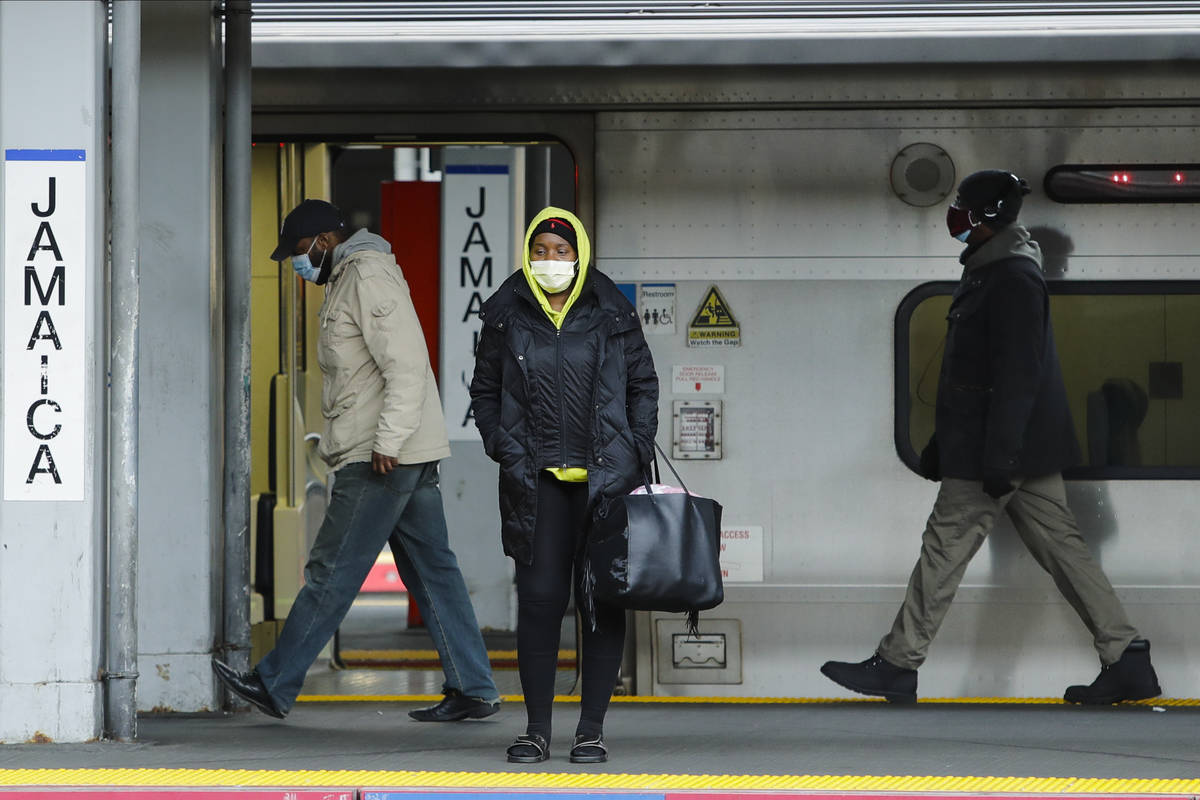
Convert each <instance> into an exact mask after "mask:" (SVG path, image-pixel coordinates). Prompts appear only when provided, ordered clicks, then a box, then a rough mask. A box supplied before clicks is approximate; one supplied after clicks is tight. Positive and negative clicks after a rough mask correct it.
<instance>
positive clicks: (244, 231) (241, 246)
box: [222, 0, 250, 671]
mask: <svg viewBox="0 0 1200 800" xmlns="http://www.w3.org/2000/svg"><path fill="white" fill-rule="evenodd" d="M224 155H225V204H224V230H225V286H224V291H225V447H224V455H225V460H224V464H225V476H224V477H225V484H224V486H225V537H224V544H225V549H224V589H223V596H222V600H223V608H224V637H223V638H224V642H223V646H222V650H224V653H223V655H224V657H225V659H226V661H227V662H228V663H229V664H230V665H231V666H233V667H235V668H236V669H238V670H241V671H244V670H246V669H247V668H248V667H249V666H250V2H249V0H227V1H226V3H225V147H224Z"/></svg>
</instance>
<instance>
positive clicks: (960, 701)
mask: <svg viewBox="0 0 1200 800" xmlns="http://www.w3.org/2000/svg"><path fill="white" fill-rule="evenodd" d="M441 699H442V696H441V695H440V694H437V695H433V694H302V695H300V696H299V697H297V698H296V702H298V703H418V702H425V701H429V700H441ZM500 699H501V700H503V701H505V702H509V703H521V702H524V700H525V698H524V696H523V695H519V694H506V695H501V696H500ZM554 701H555V702H556V703H578V702H579V695H577V694H576V695H567V694H560V695H555V697H554ZM612 702H614V703H695V704H697V705H706V704H712V705H719V704H728V705H755V704H761V705H772V704H776V705H789V704H797V703H812V704H833V703H886V702H887V701H886V700H884V699H883V698H879V697H654V696H649V697H641V696H639V697H628V696H617V697H613V698H612ZM917 702H918V703H922V704H928V705H945V704H953V705H1066V703H1065V702H1064V701H1063V699H1062V698H1061V697H926V698H921V699H919V700H918V701H917ZM1121 705H1127V706H1160V707H1173V708H1177V707H1181V706H1200V698H1194V697H1157V698H1152V699H1150V700H1130V701H1128V702H1125V703H1122V704H1121Z"/></svg>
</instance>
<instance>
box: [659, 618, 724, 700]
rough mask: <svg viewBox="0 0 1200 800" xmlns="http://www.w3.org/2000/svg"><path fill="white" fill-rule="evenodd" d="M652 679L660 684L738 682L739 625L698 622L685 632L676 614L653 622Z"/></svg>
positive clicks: (684, 624) (721, 620)
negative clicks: (654, 646) (697, 625)
mask: <svg viewBox="0 0 1200 800" xmlns="http://www.w3.org/2000/svg"><path fill="white" fill-rule="evenodd" d="M654 626H655V639H656V641H657V647H656V649H655V661H654V673H655V680H656V681H657V682H658V683H661V684H706V685H707V684H717V683H730V684H737V683H741V682H742V624H741V621H740V620H736V619H706V618H704V617H703V616H702V617H701V620H700V625H699V632H698V633H696V634H692V633H688V630H687V623H686V620H684V619H683V618H681V617H679V616H678V615H675V616H672V617H659V618H657V619H655V620H654Z"/></svg>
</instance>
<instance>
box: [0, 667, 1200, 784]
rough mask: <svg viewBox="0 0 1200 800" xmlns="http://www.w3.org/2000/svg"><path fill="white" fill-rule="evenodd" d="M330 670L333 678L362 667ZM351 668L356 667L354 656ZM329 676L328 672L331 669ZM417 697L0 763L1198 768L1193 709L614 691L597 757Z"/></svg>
mask: <svg viewBox="0 0 1200 800" xmlns="http://www.w3.org/2000/svg"><path fill="white" fill-rule="evenodd" d="M357 672H359V671H347V672H343V673H342V674H343V675H345V677H346V679H348V680H354V679H357V678H362V679H364V680H367V679H369V678H370V676H367V675H356V674H355V673H357ZM364 672H365V671H364ZM330 680H334V678H330ZM423 704H424V703H423V702H418V701H408V702H391V701H378V700H364V701H357V702H301V703H299V704H297V706H296V708H295V709H294V710H293V712H292V713H291V714H290V715H289V716H288V718H287V719H285V720H278V721H277V720H273V719H271V718H268V717H266V716H264V715H262V714H260V713H258V712H245V713H239V714H235V715H232V716H222V715H216V714H214V715H208V716H183V715H180V716H169V715H168V716H146V717H143V718H141V719H140V720H139V727H138V729H139V739H140V741H139V742H137V743H135V744H113V743H89V744H62V745H60V744H18V745H5V746H0V769H9V770H11V769H33V768H55V769H79V768H92V769H95V768H126V769H127V768H154V767H170V768H174V769H205V770H208V769H238V770H381V771H422V772H428V771H439V772H440V771H447V772H470V773H497V772H506V773H525V774H529V775H533V774H538V773H584V774H617V773H623V774H630V773H635V774H648V775H759V776H771V775H780V776H782V775H792V776H796V775H845V776H990V777H1005V776H1008V777H1018V778H1027V777H1063V778H1065V777H1087V778H1137V779H1160V778H1166V779H1170V778H1177V779H1200V708H1197V707H1195V706H1184V707H1174V706H1169V705H1164V706H1150V705H1130V706H1119V707H1109V708H1078V707H1071V706H1065V705H1032V704H1031V705H1020V704H1003V705H969V704H960V703H956V704H934V703H924V702H923V703H921V704H918V705H916V706H891V705H887V704H883V703H875V702H825V703H820V702H816V703H777V704H776V703H756V704H725V703H722V704H711V705H709V704H699V703H650V702H621V701H619V700H618V701H617V702H614V704H613V707H612V709H611V710H610V712H609V717H608V721H607V724H606V727H605V733H606V737H607V739H608V741H609V744H610V749H611V760H610V761H609V762H608V763H607V764H598V765H588V766H583V765H574V764H570V763H568V762H567V760H566V743H567V742H569V741H570V736H571V734H572V733H573V729H574V723H575V720H576V718H577V714H578V705H577V703H574V702H570V701H565V702H560V703H557V704H556V706H555V720H554V723H555V739H554V742H553V743H552V747H551V749H552V757H551V759H550V760H549V761H548V762H545V763H543V764H539V765H534V766H528V765H515V764H509V763H507V762H506V761H505V759H504V748H505V746H506V745H507V744H508V743H509V742H510V741H511V740H512V737H513V736H514V735H515V734H517V733H520V732H521V731H522V730H523V725H524V708H523V706H522V705H521V704H520V703H519V702H506V703H505V704H504V706H503V707H502V709H501V711H500V712H499V713H498V714H496V715H495V716H493V717H491V718H489V719H486V720H479V721H469V722H459V723H418V722H415V721H413V720H411V719H409V718H408V716H407V715H406V713H405V712H406V711H408V710H409V709H410V708H415V707H418V706H420V705H423Z"/></svg>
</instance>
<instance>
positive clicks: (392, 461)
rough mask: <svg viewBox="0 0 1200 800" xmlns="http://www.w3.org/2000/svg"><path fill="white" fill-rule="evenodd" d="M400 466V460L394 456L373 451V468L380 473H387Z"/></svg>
mask: <svg viewBox="0 0 1200 800" xmlns="http://www.w3.org/2000/svg"><path fill="white" fill-rule="evenodd" d="M398 466H400V462H399V461H398V460H396V458H395V457H394V456H385V455H383V454H382V453H374V452H373V453H371V470H372V471H373V472H375V473H376V474H378V475H387V474H388V473H389V472H391V471H392V470H394V469H395V468H396V467H398Z"/></svg>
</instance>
